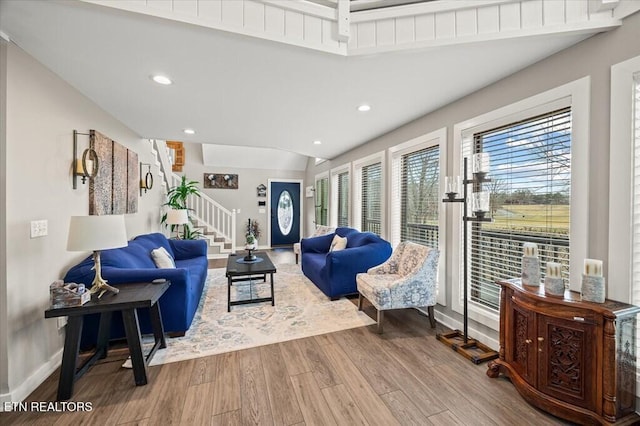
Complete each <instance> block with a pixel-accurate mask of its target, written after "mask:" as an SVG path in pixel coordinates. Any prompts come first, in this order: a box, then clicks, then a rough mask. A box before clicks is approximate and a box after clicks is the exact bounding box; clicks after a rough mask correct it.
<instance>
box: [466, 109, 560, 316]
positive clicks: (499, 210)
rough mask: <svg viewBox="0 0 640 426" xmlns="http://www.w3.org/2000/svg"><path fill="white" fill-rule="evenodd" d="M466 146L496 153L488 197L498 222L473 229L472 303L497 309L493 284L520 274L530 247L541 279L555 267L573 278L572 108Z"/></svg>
mask: <svg viewBox="0 0 640 426" xmlns="http://www.w3.org/2000/svg"><path fill="white" fill-rule="evenodd" d="M469 148H470V149H468V150H467V155H468V151H469V150H472V151H473V152H488V153H489V154H490V155H491V169H490V170H491V171H490V177H491V182H490V183H485V184H483V190H489V191H490V193H491V203H490V210H491V216H492V217H493V219H494V221H493V222H492V223H487V222H479V223H476V222H472V224H471V225H470V226H471V232H470V247H469V250H470V253H469V260H470V262H469V285H470V288H469V295H470V296H469V297H470V300H471V301H474V302H477V303H479V304H481V305H484V306H485V307H487V308H489V309H492V310H496V311H497V310H498V307H499V300H498V299H499V290H500V288H499V286H497V285H496V284H495V281H496V280H498V279H506V278H513V277H518V276H520V274H521V262H522V245H523V243H525V242H534V243H537V244H538V250H539V256H540V260H541V266H542V272H543V276H544V271H545V265H546V262H549V261H553V262H560V263H561V264H562V265H563V276H564V278H565V279H568V276H569V225H570V223H569V222H570V195H571V110H570V108H564V109H561V110H558V111H553V112H550V113H547V114H544V115H540V116H537V117H533V118H530V119H527V120H524V121H520V122H517V123H512V124H509V125H507V126H504V127H500V128H497V129H493V130H489V131H486V132H483V133H478V134H475V135H474V138H473V146H472V147H469ZM469 173H471V172H469ZM474 189H475V190H479V188H477V187H476V188H474ZM469 190H471V188H469ZM469 214H471V212H469Z"/></svg>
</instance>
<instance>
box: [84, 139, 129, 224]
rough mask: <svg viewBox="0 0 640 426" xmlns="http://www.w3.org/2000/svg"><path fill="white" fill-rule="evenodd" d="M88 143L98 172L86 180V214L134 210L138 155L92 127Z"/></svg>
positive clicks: (118, 212) (120, 212)
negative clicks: (87, 205)
mask: <svg viewBox="0 0 640 426" xmlns="http://www.w3.org/2000/svg"><path fill="white" fill-rule="evenodd" d="M89 136H90V139H89V146H90V147H91V148H93V149H94V150H95V151H96V153H97V154H98V175H97V176H96V177H95V178H93V179H91V180H90V182H89V214H90V215H106V214H125V213H137V212H138V190H139V176H138V170H139V168H138V154H137V153H135V152H133V151H130V150H128V149H127V148H126V147H124V146H122V145H120V144H119V143H117V142H115V141H113V140H111V139H109V138H108V137H106V136H105V135H103V134H101V133H100V132H97V131H95V130H90V132H89Z"/></svg>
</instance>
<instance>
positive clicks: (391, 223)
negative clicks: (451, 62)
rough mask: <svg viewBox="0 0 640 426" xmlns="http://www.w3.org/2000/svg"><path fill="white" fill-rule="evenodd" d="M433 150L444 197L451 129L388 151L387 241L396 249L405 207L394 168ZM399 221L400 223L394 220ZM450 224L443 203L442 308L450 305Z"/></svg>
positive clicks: (440, 216) (440, 224)
mask: <svg viewBox="0 0 640 426" xmlns="http://www.w3.org/2000/svg"><path fill="white" fill-rule="evenodd" d="M433 146H438V147H439V158H440V177H439V180H440V182H439V184H440V191H439V193H440V194H443V193H444V176H445V171H446V164H447V128H446V127H443V128H441V129H439V130H435V131H433V132H431V133H428V134H426V135H422V136H419V137H417V138H414V139H411V140H409V141H406V142H403V143H401V144H399V145H396V146H394V147H391V148H389V149H388V158H387V164H388V165H389V166H388V167H387V168H386V169H385V170H388V171H389V173H387V176H388V177H387V180H386V183H387V188H389V190H388V191H387V194H388V195H387V200H388V203H387V206H388V209H387V211H388V214H387V221H386V223H387V225H386V226H387V227H386V229H387V230H388V232H387V237H388V238H387V239H388V240H389V241H390V242H391V245H392V246H393V247H396V246H397V245H398V244H399V243H400V222H399V220H400V217H401V214H400V206H401V199H400V198H401V196H402V194H401V191H399V190H398V189H397V188H398V184H397V182H399V180H400V175H399V171H398V170H399V169H398V168H397V167H394V166H393V164H394V162H395V161H398V160H399V159H400V158H402V156H403V155H405V154H409V153H412V152H415V151H420V150H422V149H425V148H430V147H433ZM394 219H396V220H394ZM446 224H447V215H446V209H445V206H444V203H440V204H439V207H438V250H439V251H440V260H439V265H438V297H437V302H438V304H439V305H442V306H446V304H447V302H446V301H447V288H446V284H445V273H446V263H447V259H446V250H445V237H446Z"/></svg>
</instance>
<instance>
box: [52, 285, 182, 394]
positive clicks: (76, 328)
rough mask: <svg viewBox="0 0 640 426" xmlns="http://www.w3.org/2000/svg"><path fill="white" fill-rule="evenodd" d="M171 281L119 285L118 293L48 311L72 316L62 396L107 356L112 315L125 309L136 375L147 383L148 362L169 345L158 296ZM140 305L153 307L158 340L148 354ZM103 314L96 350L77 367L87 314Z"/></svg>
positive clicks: (62, 371) (60, 386) (138, 382)
mask: <svg viewBox="0 0 640 426" xmlns="http://www.w3.org/2000/svg"><path fill="white" fill-rule="evenodd" d="M169 285H171V282H170V281H164V282H162V283H159V284H151V283H141V284H122V285H120V286H118V288H119V289H120V292H119V293H118V294H113V293H107V294H106V295H105V296H103V297H102V298H101V299H98V298H97V297H96V296H95V295H94V296H93V297H92V299H91V301H90V302H87V303H86V304H84V305H82V306H72V307H67V308H52V309H47V310H46V311H45V312H44V317H45V318H55V317H64V316H68V317H69V320H68V322H67V330H66V334H65V338H64V352H63V354H62V367H61V369H60V381H59V382H58V400H59V401H62V400H67V399H69V398H71V396H72V395H73V385H74V383H75V381H76V380H78V379H79V378H80V377H81V376H82V375H83V374H84V373H85V372H86V371H87V370H88V369H89V367H91V366H92V365H93V364H95V362H96V361H97V360H98V359H101V358H105V357H106V356H107V349H108V345H109V331H110V329H111V315H112V314H113V312H118V311H119V312H122V320H123V322H124V328H125V333H126V335H127V344H128V345H129V353H130V355H131V365H132V367H133V377H134V380H135V382H136V385H137V386H141V385H146V384H147V365H148V363H149V361H150V360H151V358H152V357H153V355H154V354H155V353H156V350H158V348H165V347H166V342H165V337H164V327H163V325H162V315H161V314H160V306H159V303H158V299H160V296H162V295H163V294H164V292H165V291H167V289H168V288H169ZM139 308H150V314H151V325H152V327H153V335H154V338H155V343H154V345H153V348H151V350H150V351H149V353H148V354H147V355H144V354H143V353H142V341H141V337H140V325H139V323H138V312H137V309H139ZM96 313H99V314H100V325H99V331H98V342H97V345H96V351H95V353H94V354H93V355H92V356H91V357H90V358H89V359H88V360H86V361H85V363H84V364H83V365H82V366H81V367H80V368H79V369H78V370H76V365H77V364H78V352H79V350H80V336H81V335H82V323H83V317H84V316H85V315H89V314H96Z"/></svg>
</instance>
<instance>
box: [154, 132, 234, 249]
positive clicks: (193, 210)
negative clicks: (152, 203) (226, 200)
mask: <svg viewBox="0 0 640 426" xmlns="http://www.w3.org/2000/svg"><path fill="white" fill-rule="evenodd" d="M150 142H151V144H152V151H154V152H155V155H156V165H158V167H159V168H160V179H161V181H162V185H163V186H164V187H165V191H164V192H165V193H166V192H167V191H168V190H169V188H171V187H174V186H176V185H179V184H180V181H181V179H182V176H180V175H178V174H175V173H173V172H172V171H171V160H170V159H169V153H168V150H167V146H166V143H165V141H162V140H157V139H156V140H150ZM187 208H189V209H190V216H191V218H192V219H194V221H195V226H196V229H199V230H200V231H201V232H202V238H203V239H205V240H207V241H208V245H209V254H208V257H209V258H218V257H225V256H226V255H227V254H228V253H231V252H235V241H236V211H235V209H233V210H229V209H227V208H225V207H224V206H222V205H220V204H219V203H218V202H216V201H215V200H213V199H212V198H211V197H209V196H207V195H206V194H202V193H201V194H200V197H196V196H190V197H189V198H188V199H187ZM164 209H166V207H165V206H163V210H164Z"/></svg>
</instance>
